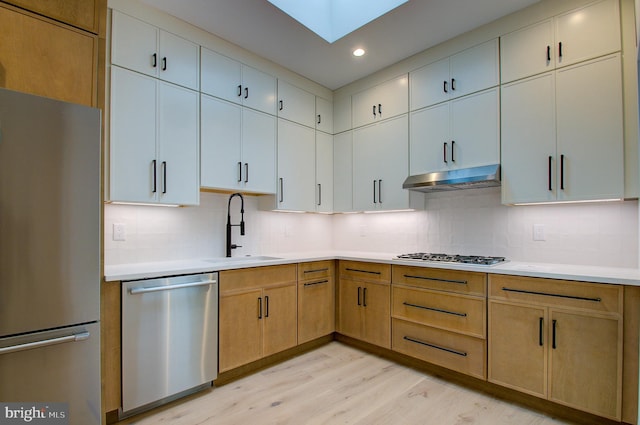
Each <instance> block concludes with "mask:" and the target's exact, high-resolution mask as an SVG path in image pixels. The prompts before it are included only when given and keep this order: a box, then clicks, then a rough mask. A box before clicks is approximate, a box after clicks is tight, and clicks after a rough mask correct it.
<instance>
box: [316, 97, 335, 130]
mask: <svg viewBox="0 0 640 425" xmlns="http://www.w3.org/2000/svg"><path fill="white" fill-rule="evenodd" d="M316 130H320V131H323V132H325V133H328V134H333V105H332V103H331V102H330V101H328V100H326V99H323V98H321V97H316Z"/></svg>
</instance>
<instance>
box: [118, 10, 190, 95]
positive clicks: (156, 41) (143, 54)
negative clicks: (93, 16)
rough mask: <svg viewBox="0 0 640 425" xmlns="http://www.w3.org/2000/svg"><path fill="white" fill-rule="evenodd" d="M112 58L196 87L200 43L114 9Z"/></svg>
mask: <svg viewBox="0 0 640 425" xmlns="http://www.w3.org/2000/svg"><path fill="white" fill-rule="evenodd" d="M111 62H112V63H113V64H115V65H119V66H122V67H124V68H127V69H130V70H132V71H136V72H140V73H143V74H146V75H149V76H152V77H156V78H160V79H162V80H164V81H169V82H171V83H174V84H178V85H181V86H184V87H188V88H191V89H194V90H197V89H198V87H199V81H200V66H199V46H198V45H197V44H195V43H192V42H191V41H188V40H185V39H184V38H181V37H178V36H176V35H174V34H171V33H169V32H167V31H164V30H162V29H160V28H157V27H155V26H153V25H150V24H147V23H146V22H143V21H140V20H139V19H136V18H133V17H131V16H129V15H126V14H124V13H122V12H119V11H117V10H114V11H113V15H112V34H111Z"/></svg>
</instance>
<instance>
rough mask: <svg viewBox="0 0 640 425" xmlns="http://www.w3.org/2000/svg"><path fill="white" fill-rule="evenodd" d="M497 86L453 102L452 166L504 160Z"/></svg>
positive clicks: (463, 166)
mask: <svg viewBox="0 0 640 425" xmlns="http://www.w3.org/2000/svg"><path fill="white" fill-rule="evenodd" d="M499 97H500V95H499V89H498V88H494V89H490V90H487V91H483V92H480V93H476V94H472V95H469V96H465V97H461V98H458V99H456V100H452V101H451V153H450V160H451V163H452V167H455V168H467V167H476V166H480V165H490V164H499V163H500V100H499Z"/></svg>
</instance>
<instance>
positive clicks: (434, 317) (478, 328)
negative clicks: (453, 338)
mask: <svg viewBox="0 0 640 425" xmlns="http://www.w3.org/2000/svg"><path fill="white" fill-rule="evenodd" d="M392 305H393V307H392V314H393V317H397V318H401V319H405V320H409V321H412V322H418V323H420V324H424V325H429V326H432V327H435V328H440V329H446V330H450V331H454V332H461V333H464V334H467V335H472V336H476V337H479V338H485V329H486V325H485V324H486V301H485V299H484V298H482V299H480V298H472V297H466V296H460V295H454V294H447V293H443V292H440V293H438V292H434V291H426V290H419V289H413V288H409V287H403V286H396V285H395V284H394V285H393V304H392Z"/></svg>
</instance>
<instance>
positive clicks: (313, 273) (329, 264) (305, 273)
mask: <svg viewBox="0 0 640 425" xmlns="http://www.w3.org/2000/svg"><path fill="white" fill-rule="evenodd" d="M333 267H334V266H333V260H327V261H311V262H309V263H299V264H298V280H299V281H302V280H310V279H327V278H329V277H332V276H333Z"/></svg>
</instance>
